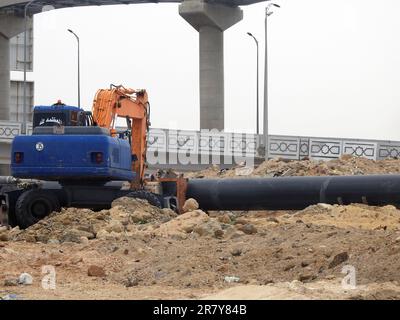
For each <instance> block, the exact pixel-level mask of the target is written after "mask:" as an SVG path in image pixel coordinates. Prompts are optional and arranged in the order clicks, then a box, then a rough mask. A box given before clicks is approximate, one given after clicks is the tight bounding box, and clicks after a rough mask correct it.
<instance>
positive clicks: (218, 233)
mask: <svg viewBox="0 0 400 320" xmlns="http://www.w3.org/2000/svg"><path fill="white" fill-rule="evenodd" d="M193 232H195V233H197V234H198V235H200V236H202V237H203V236H211V237H216V238H222V237H223V235H224V232H223V231H222V228H221V225H220V224H219V223H218V222H217V221H215V220H210V221H208V222H206V223H203V224H200V225H197V226H196V227H195V228H194V229H193Z"/></svg>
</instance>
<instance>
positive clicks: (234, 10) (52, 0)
mask: <svg viewBox="0 0 400 320" xmlns="http://www.w3.org/2000/svg"><path fill="white" fill-rule="evenodd" d="M263 1H266V0H182V1H178V0H153V1H145V0H37V1H35V2H33V3H32V4H31V5H30V6H29V7H28V11H27V13H28V16H29V17H31V16H32V15H34V14H36V13H39V12H41V11H42V7H43V6H45V5H52V6H53V7H54V8H56V9H61V8H70V7H77V6H99V5H115V4H127V5H128V4H141V3H180V6H179V14H180V15H181V16H182V17H183V18H184V19H185V20H186V21H187V22H188V23H189V24H190V25H191V26H192V27H193V28H195V29H196V30H197V31H198V32H199V42H200V46H199V48H200V53H199V57H200V128H201V129H218V130H223V129H224V31H225V30H226V29H228V28H230V27H231V26H233V25H234V24H236V23H237V22H239V21H241V20H242V19H243V12H242V10H241V9H240V8H239V6H245V5H250V4H254V3H257V2H263ZM28 2H29V1H27V0H2V1H1V3H0V120H9V114H10V110H9V105H10V103H9V96H10V56H9V45H10V39H11V38H12V37H14V36H16V35H17V34H19V33H21V32H23V31H24V8H25V5H26V4H27V3H28Z"/></svg>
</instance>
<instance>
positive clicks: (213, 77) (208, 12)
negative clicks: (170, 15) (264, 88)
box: [179, 0, 243, 130]
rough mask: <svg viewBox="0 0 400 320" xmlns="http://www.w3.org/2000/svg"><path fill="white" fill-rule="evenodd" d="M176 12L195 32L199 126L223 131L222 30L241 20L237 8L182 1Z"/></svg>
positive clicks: (239, 10)
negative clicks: (197, 39)
mask: <svg viewBox="0 0 400 320" xmlns="http://www.w3.org/2000/svg"><path fill="white" fill-rule="evenodd" d="M179 14H180V15H181V16H182V17H183V18H184V19H185V20H186V21H187V22H188V23H189V24H190V25H191V26H192V27H193V28H195V29H196V30H197V31H198V32H199V41H200V129H218V130H224V31H225V30H226V29H228V28H230V27H231V26H233V25H234V24H236V23H237V22H239V21H241V20H242V19H243V12H242V10H241V9H240V8H238V7H229V6H224V5H217V4H209V3H206V2H204V0H185V1H184V2H183V3H182V4H181V5H180V6H179Z"/></svg>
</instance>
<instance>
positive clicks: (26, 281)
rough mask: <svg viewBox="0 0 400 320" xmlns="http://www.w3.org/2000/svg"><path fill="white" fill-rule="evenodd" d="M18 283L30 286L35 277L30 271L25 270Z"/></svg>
mask: <svg viewBox="0 0 400 320" xmlns="http://www.w3.org/2000/svg"><path fill="white" fill-rule="evenodd" d="M18 283H19V284H22V285H25V286H29V285H31V284H32V283H33V278H32V276H31V275H30V274H29V273H26V272H24V273H22V274H21V275H20V276H19V278H18Z"/></svg>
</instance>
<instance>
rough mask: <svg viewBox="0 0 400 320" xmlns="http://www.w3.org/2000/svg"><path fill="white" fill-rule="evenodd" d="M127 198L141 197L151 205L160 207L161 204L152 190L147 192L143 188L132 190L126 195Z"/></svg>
mask: <svg viewBox="0 0 400 320" xmlns="http://www.w3.org/2000/svg"><path fill="white" fill-rule="evenodd" d="M126 196H127V197H129V198H136V199H143V200H147V202H148V203H150V204H151V205H152V206H155V207H157V208H162V207H163V206H162V204H161V201H160V199H159V198H158V197H157V195H155V194H154V193H152V192H148V191H145V190H137V191H132V192H130V193H128V194H127V195H126Z"/></svg>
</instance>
